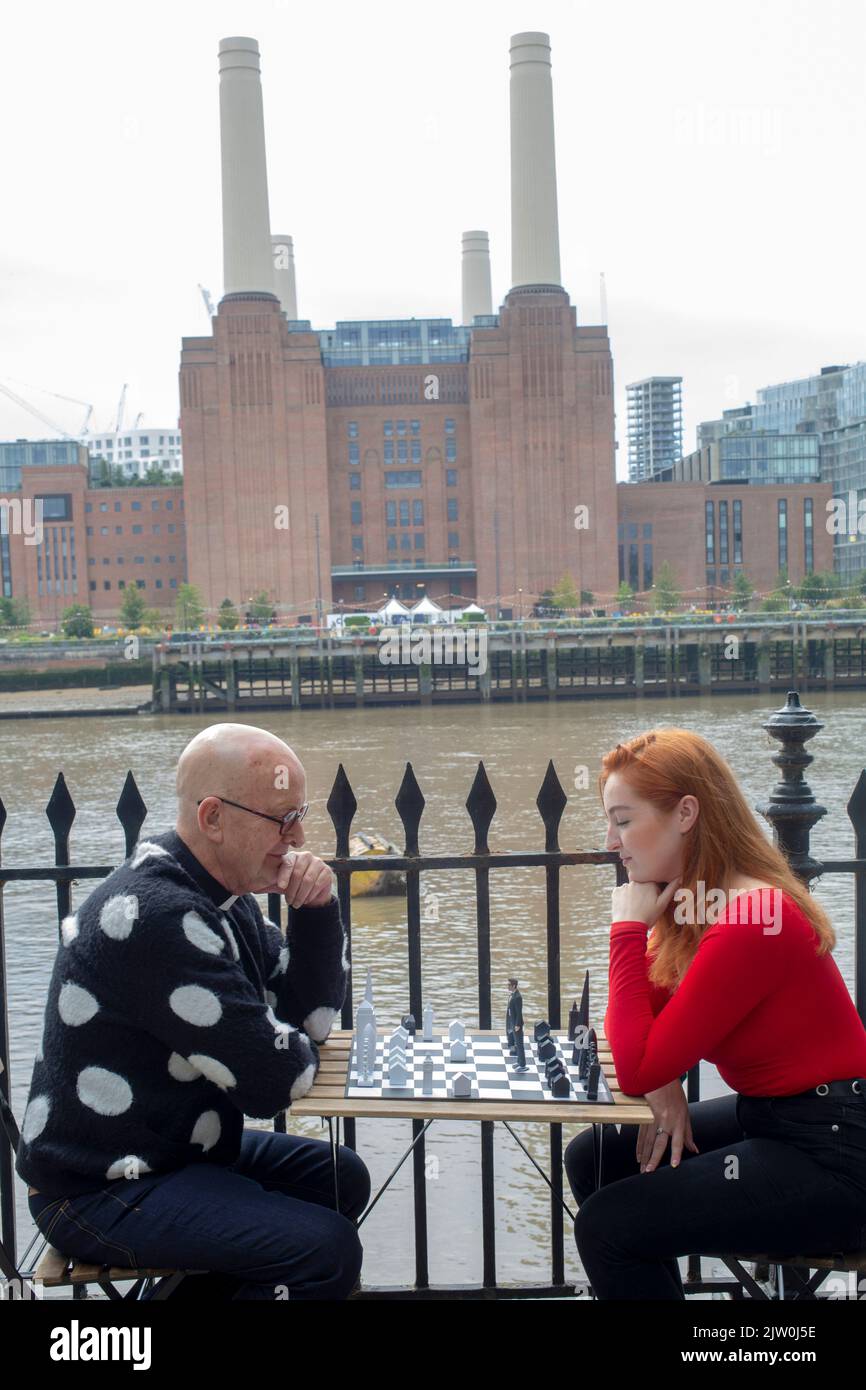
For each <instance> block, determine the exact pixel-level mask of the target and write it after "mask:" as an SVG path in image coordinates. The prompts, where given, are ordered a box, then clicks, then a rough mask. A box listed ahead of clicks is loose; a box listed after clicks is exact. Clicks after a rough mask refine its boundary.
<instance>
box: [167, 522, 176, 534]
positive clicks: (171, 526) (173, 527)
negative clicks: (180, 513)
mask: <svg viewBox="0 0 866 1390" xmlns="http://www.w3.org/2000/svg"><path fill="white" fill-rule="evenodd" d="M168 530H169V532H170V534H171V535H174V533H175V531H176V530H177V524H176V522H174V521H170V522H169V523H168Z"/></svg>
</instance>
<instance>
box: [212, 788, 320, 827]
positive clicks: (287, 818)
mask: <svg viewBox="0 0 866 1390" xmlns="http://www.w3.org/2000/svg"><path fill="white" fill-rule="evenodd" d="M206 800H207V797H205V796H203V797H201V799H200V800H199V801H197V802H196V803H195V804H196V806H200V805H201V803H202V801H206ZM216 800H217V801H224V802H225V804H226V805H227V806H236V807H237V808H238V810H239V811H249V813H250V815H251V816H261V817H262V820H272V821H274V822H275V823H276V824H277V825H278V826H279V827H280V834H281V835H285V833H286V831H288V830H291V828H292V826H293V825H294V823H295V821H296V820H303V819H304V816H305V815H306V814H307V812H308V811H309V809H310V803H309V801H305V802H304V804H303V806H300V807H299V808H298V810H297V811H287V812H286V814H285V815H284V816H269V815H268V814H267V813H266V812H265V811H254V810H253V808H252V806H242V805H241V803H240V802H239V801H229V799H228V797H227V796H218V797H216Z"/></svg>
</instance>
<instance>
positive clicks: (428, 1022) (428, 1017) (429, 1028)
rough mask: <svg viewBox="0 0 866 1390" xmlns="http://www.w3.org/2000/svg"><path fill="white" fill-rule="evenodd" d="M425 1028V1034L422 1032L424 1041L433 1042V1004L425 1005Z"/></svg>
mask: <svg viewBox="0 0 866 1390" xmlns="http://www.w3.org/2000/svg"><path fill="white" fill-rule="evenodd" d="M423 1028H424V1032H423V1034H422V1038H423V1041H424V1042H432V1041H433V1005H432V1004H425V1005H424V1017H423Z"/></svg>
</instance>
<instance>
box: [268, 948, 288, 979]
mask: <svg viewBox="0 0 866 1390" xmlns="http://www.w3.org/2000/svg"><path fill="white" fill-rule="evenodd" d="M288 968H289V948H288V946H283V947H281V949H280V954H279V955H278V956H277V963H276V965H275V966H274V968H273V970H272V971H271V973H270V975H269V976H268V979H269V980H272V979H273V978H274V976H275V975H285V973H286V971H287V970H288Z"/></svg>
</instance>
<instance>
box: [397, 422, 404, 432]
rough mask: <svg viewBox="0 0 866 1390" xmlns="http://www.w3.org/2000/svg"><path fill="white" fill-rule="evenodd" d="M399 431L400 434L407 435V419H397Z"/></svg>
mask: <svg viewBox="0 0 866 1390" xmlns="http://www.w3.org/2000/svg"><path fill="white" fill-rule="evenodd" d="M397 433H398V434H402V435H405V433H406V421H405V420H398V421H397Z"/></svg>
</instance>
